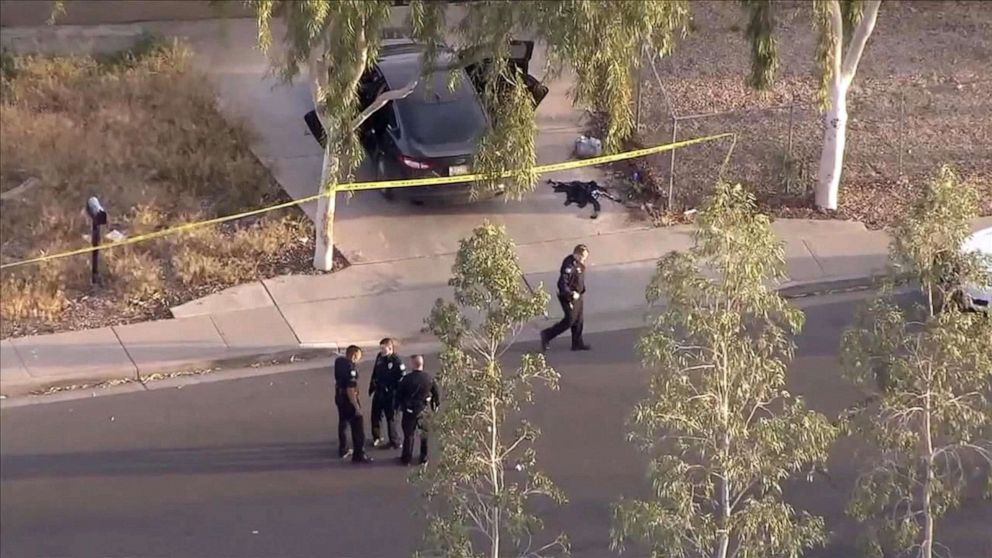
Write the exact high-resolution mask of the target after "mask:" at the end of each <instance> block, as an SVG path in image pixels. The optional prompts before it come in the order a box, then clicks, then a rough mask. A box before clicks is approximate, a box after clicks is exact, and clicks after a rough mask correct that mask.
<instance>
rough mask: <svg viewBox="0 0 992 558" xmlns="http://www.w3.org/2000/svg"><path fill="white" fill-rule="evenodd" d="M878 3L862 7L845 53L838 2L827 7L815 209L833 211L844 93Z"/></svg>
mask: <svg viewBox="0 0 992 558" xmlns="http://www.w3.org/2000/svg"><path fill="white" fill-rule="evenodd" d="M881 4H882V2H881V0H869V1H868V2H866V3H865V5H864V9H863V12H862V16H861V21H859V22H858V25H857V27H855V28H854V32H853V33H852V34H851V43H850V44H849V45H848V47H847V52H843V38H842V37H843V36H844V30H843V23H842V19H843V18H842V17H841V7H840V2H839V1H838V0H833V1H832V2H831V3H830V5H829V9H830V21H831V23H830V25H831V28H832V34H833V41H834V42H833V47H832V48H833V68H832V70H831V73H832V75H833V79H832V80H831V83H830V91H828V95H829V100H830V107H829V109H828V110H827V112H826V114H824V115H823V146H822V148H821V149H822V151H821V152H820V169H819V172H818V173H817V177H816V206H817V207H819V208H821V209H837V198H838V194H839V192H840V175H841V172H842V171H843V168H844V143H845V140H846V138H847V91H848V89H850V87H851V82H852V81H854V75H855V74H856V73H857V71H858V64H859V63H861V56H862V55H863V54H864V52H865V45H866V44H867V43H868V37H870V36H871V33H872V31H874V30H875V22H876V21H877V20H878V8H879V6H881Z"/></svg>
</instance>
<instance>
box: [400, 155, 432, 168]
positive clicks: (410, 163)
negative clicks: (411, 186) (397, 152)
mask: <svg viewBox="0 0 992 558" xmlns="http://www.w3.org/2000/svg"><path fill="white" fill-rule="evenodd" d="M400 161H403V164H404V165H406V166H408V167H410V168H411V169H417V170H426V169H429V168H431V166H430V165H428V164H427V163H422V162H420V161H418V160H416V159H411V158H409V157H400Z"/></svg>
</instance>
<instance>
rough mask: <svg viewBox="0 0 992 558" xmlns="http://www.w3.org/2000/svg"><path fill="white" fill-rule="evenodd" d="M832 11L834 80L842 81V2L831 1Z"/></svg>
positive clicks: (838, 0) (829, 6)
mask: <svg viewBox="0 0 992 558" xmlns="http://www.w3.org/2000/svg"><path fill="white" fill-rule="evenodd" d="M827 9H828V10H829V11H830V26H831V33H832V36H831V39H832V40H833V51H834V53H833V60H832V61H831V62H832V66H833V68H832V69H833V78H834V79H835V80H840V79H841V61H842V60H843V59H844V58H843V57H844V18H843V16H841V13H840V0H830V3H829V4H828V8H827Z"/></svg>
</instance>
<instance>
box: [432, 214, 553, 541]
mask: <svg viewBox="0 0 992 558" xmlns="http://www.w3.org/2000/svg"><path fill="white" fill-rule="evenodd" d="M453 272H454V275H453V277H452V279H451V280H450V281H449V284H450V285H451V286H452V287H453V288H454V302H445V301H442V300H438V301H437V303H436V305H435V307H434V309H433V311H432V312H431V315H430V317H429V318H428V319H427V320H426V322H427V328H426V329H427V330H428V331H430V332H431V333H433V334H434V335H436V336H437V338H438V339H439V340H440V341H441V343H442V344H443V350H442V352H441V357H440V358H441V363H440V364H441V366H440V371H439V372H438V376H437V379H438V382H439V384H440V386H441V393H442V401H443V403H442V405H441V408H440V410H439V411H438V412H437V413H436V414H434V415H432V416H430V417H429V418H428V421H427V428H428V431H429V432H430V436H431V438H432V439H433V440H435V441H436V443H437V444H438V445H439V447H440V452H438V453H439V457H437V458H436V459H434V460H433V461H432V462H431V463H430V465H429V466H427V467H426V468H424V469H422V470H421V471H420V472H419V474H418V477H417V482H418V484H419V485H420V487H421V488H422V489H423V492H424V495H425V497H426V500H427V507H426V511H427V520H428V527H427V533H426V536H425V538H424V539H425V541H424V542H425V544H424V550H423V554H422V555H423V556H444V557H446V558H474V557H482V556H489V557H492V558H499V557H501V556H520V557H523V556H527V557H538V556H544V555H548V554H558V553H562V552H565V551H567V543H566V540H565V537H564V535H559V536H558V537H549V538H550V539H551V540H550V541H548V542H544V543H538V544H535V543H534V542H533V541H534V537H535V535H537V536H540V531H541V529H542V522H541V519H540V518H539V517H538V516H537V515H535V514H534V513H533V511H532V501H533V500H534V499H536V498H539V497H544V498H549V499H551V500H552V501H554V502H557V503H561V502H564V500H565V498H564V495H563V494H562V493H561V492H560V491H559V490H558V489H557V488H556V487H555V486H554V484H553V483H552V482H551V480H550V479H549V478H548V477H546V476H545V475H544V474H542V473H541V472H540V470H539V469H538V468H537V461H536V454H535V452H534V449H533V442H534V440H535V439H536V437H537V436H538V430H537V428H535V427H534V426H533V425H531V424H529V423H528V422H526V421H525V420H521V419H520V418H518V417H517V416H516V415H518V413H519V412H520V409H521V407H522V405H524V404H529V403H530V402H531V400H532V397H533V391H534V384H535V383H536V382H540V383H544V384H545V385H547V386H548V387H550V388H551V389H557V387H558V373H557V372H555V371H554V369H552V368H551V367H550V366H548V365H547V363H546V362H545V361H544V356H543V355H541V354H525V355H523V356H522V357H521V360H520V362H519V364H516V365H514V367H513V369H511V370H504V368H503V361H504V355H505V353H506V351H507V349H509V348H510V346H511V345H512V344H513V341H514V338H515V337H516V335H517V334H518V333H519V332H520V330H521V329H522V328H523V327H524V326H525V325H526V324H527V323H528V322H530V321H531V320H533V319H534V318H536V317H538V316H541V315H543V314H544V310H545V308H546V307H547V302H548V295H547V293H545V292H544V291H543V290H542V289H540V288H539V289H537V290H536V291H535V292H533V293H532V292H530V290H529V289H528V288H527V287H526V286H525V285H524V284H523V282H522V281H521V277H522V271H521V269H520V265H519V263H518V261H517V256H516V252H515V249H514V244H513V241H512V240H511V239H510V238H509V237H508V236H507V235H506V231H505V230H504V229H503V228H502V227H501V226H497V225H493V224H490V223H485V224H483V225H482V226H480V227H479V228H477V229H475V231H474V232H473V233H472V235H471V236H470V237H468V238H467V239H463V240H462V241H461V246H460V247H459V250H458V254H457V256H456V258H455V264H454V267H453Z"/></svg>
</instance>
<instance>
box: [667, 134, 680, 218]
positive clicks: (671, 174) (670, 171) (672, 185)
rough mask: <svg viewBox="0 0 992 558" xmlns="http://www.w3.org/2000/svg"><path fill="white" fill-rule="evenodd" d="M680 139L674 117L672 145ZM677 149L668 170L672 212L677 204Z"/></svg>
mask: <svg viewBox="0 0 992 558" xmlns="http://www.w3.org/2000/svg"><path fill="white" fill-rule="evenodd" d="M678 137H679V119H678V118H676V117H674V116H673V117H672V143H675V142H677V141H678ZM676 151H678V150H677V149H673V150H672V160H671V166H670V167H669V169H668V210H669V211H672V206H673V205H674V204H675V152H676Z"/></svg>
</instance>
